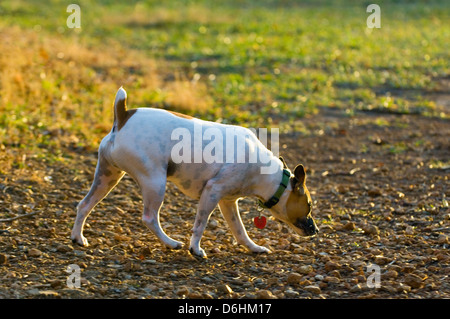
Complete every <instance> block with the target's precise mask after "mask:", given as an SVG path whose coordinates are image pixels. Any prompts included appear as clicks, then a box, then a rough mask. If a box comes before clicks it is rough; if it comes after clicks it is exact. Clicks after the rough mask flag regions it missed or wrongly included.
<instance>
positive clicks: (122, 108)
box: [113, 87, 135, 131]
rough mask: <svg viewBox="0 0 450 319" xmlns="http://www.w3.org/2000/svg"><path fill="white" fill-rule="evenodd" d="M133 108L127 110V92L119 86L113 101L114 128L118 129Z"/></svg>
mask: <svg viewBox="0 0 450 319" xmlns="http://www.w3.org/2000/svg"><path fill="white" fill-rule="evenodd" d="M134 111H135V110H130V111H127V92H126V91H125V90H124V89H123V87H120V88H119V90H118V91H117V93H116V99H115V101H114V127H113V128H114V130H117V131H119V130H120V129H121V128H122V127H123V126H124V125H125V123H126V122H127V121H128V119H129V118H130V117H131V115H133V113H134Z"/></svg>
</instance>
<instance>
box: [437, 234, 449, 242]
mask: <svg viewBox="0 0 450 319" xmlns="http://www.w3.org/2000/svg"><path fill="white" fill-rule="evenodd" d="M437 241H438V243H439V244H447V243H448V236H447V235H445V234H439V236H438V239H437Z"/></svg>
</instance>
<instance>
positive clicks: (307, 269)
mask: <svg viewBox="0 0 450 319" xmlns="http://www.w3.org/2000/svg"><path fill="white" fill-rule="evenodd" d="M297 271H298V272H299V273H300V274H302V275H307V274H309V273H310V272H312V271H313V267H312V266H311V265H305V266H300V267H299V268H298V269H297Z"/></svg>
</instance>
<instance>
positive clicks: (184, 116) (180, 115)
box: [166, 110, 193, 120]
mask: <svg viewBox="0 0 450 319" xmlns="http://www.w3.org/2000/svg"><path fill="white" fill-rule="evenodd" d="M166 111H167V112H170V113H172V114H173V115H175V116H178V117H182V118H184V119H188V120H192V119H193V117H192V116H190V115H186V114H182V113H178V112H175V111H169V110H166Z"/></svg>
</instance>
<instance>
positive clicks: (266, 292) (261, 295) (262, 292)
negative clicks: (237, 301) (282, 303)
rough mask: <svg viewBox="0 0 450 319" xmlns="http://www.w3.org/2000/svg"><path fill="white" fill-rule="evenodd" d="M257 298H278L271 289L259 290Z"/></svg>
mask: <svg viewBox="0 0 450 319" xmlns="http://www.w3.org/2000/svg"><path fill="white" fill-rule="evenodd" d="M256 299H277V297H275V296H274V295H273V294H272V292H271V291H270V290H258V291H257V292H256Z"/></svg>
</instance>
